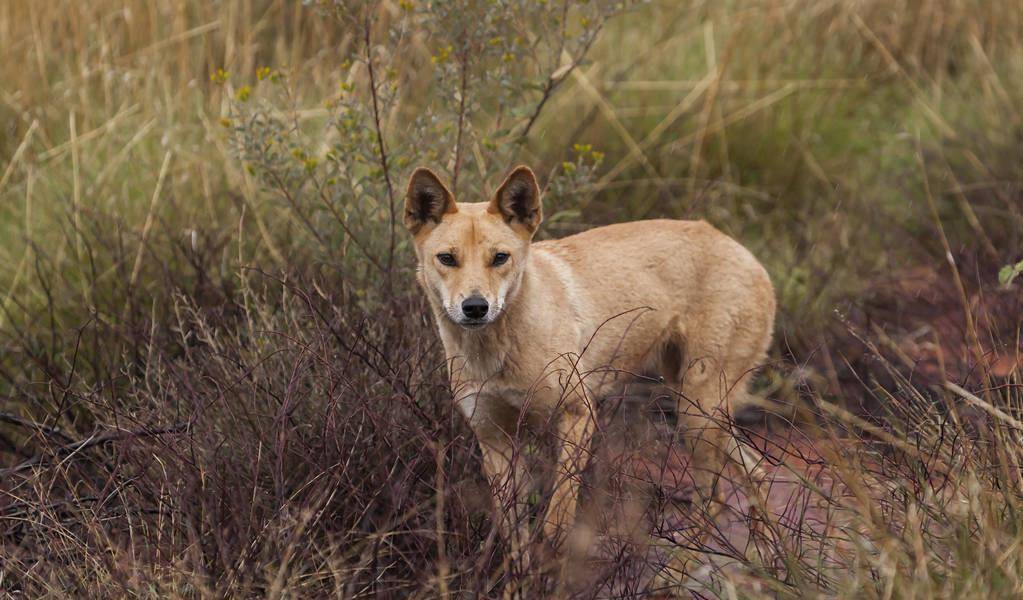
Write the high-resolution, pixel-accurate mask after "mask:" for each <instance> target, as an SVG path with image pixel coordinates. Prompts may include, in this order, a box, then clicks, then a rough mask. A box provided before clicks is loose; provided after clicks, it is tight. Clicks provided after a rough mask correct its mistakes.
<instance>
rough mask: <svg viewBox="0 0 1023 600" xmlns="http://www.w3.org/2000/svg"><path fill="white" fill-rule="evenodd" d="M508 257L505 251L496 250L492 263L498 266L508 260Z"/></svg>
mask: <svg viewBox="0 0 1023 600" xmlns="http://www.w3.org/2000/svg"><path fill="white" fill-rule="evenodd" d="M510 257H511V255H509V254H508V253H507V252H498V253H497V254H495V255H494V262H493V263H492V264H493V265H494V266H495V267H499V266H501V265H503V264H504V263H506V262H508V259H509V258H510Z"/></svg>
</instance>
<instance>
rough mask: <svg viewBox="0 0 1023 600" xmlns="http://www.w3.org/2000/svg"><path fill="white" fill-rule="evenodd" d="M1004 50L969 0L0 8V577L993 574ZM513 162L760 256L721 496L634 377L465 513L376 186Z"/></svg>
mask: <svg viewBox="0 0 1023 600" xmlns="http://www.w3.org/2000/svg"><path fill="white" fill-rule="evenodd" d="M1021 82H1023V5H1021V4H1020V3H1018V2H1010V1H1005V0H894V1H893V0H755V1H750V2H730V1H729V2H708V1H685V2H674V1H672V2H668V1H664V2H661V1H649V2H609V1H606V0H590V1H589V2H567V1H557V0H492V1H484V0H453V1H451V2H440V1H432V2H431V1H428V0H401V1H392V0H352V1H347V2H343V1H340V0H338V1H336V2H326V1H319V2H303V3H298V2H291V1H285V0H250V1H243V0H220V1H217V2H200V1H198V0H176V1H170V0H154V1H149V2H141V1H139V0H96V1H93V2H71V1H65V0H47V1H43V2H34V1H30V0H10V1H7V2H3V3H0V401H2V405H0V593H2V594H8V595H11V596H16V597H22V596H23V597H66V596H84V597H125V596H139V597H204V598H205V597H249V596H267V597H273V598H279V597H321V596H324V597H325V596H336V597H368V596H381V597H406V596H414V597H436V596H456V597H462V596H483V597H491V596H499V595H502V594H512V593H516V592H521V593H522V594H524V595H526V596H529V597H536V596H559V597H567V596H578V597H640V596H656V595H660V596H661V597H672V596H683V597H684V596H687V595H692V596H695V597H716V596H724V597H730V598H733V597H805V596H814V595H828V596H863V597H884V598H892V597H926V598H930V597H949V598H962V597H1018V596H1019V595H1020V594H1023V558H1021V557H1023V553H1021V552H1020V544H1021V543H1023V517H1021V510H1023V502H1021V491H1023V487H1021V486H1023V480H1021V473H1020V459H1021V453H1023V445H1021V433H1023V423H1021V420H1023V416H1021V414H1020V409H1021V401H1023V393H1021V391H1020V387H1019V386H1020V364H1021V363H1020V350H1021V346H1020V341H1019V339H1020V321H1021V314H1023V312H1021V310H1020V309H1021V308H1023V300H1021V294H1020V287H1019V286H1020V283H1019V281H1013V280H1014V278H1015V276H1016V275H1017V274H1019V273H1020V272H1021V271H1023V262H1019V261H1020V260H1021V259H1023V246H1021V243H1023V240H1021V233H1023V214H1021V212H1023V115H1021V109H1020V107H1021V106H1023V83H1021ZM517 163H527V164H530V165H532V166H533V167H534V168H535V169H536V170H537V171H538V173H539V174H540V176H541V180H542V182H543V183H544V185H545V213H546V215H547V219H546V221H545V224H544V226H543V229H542V230H541V232H540V236H541V237H552V236H561V235H566V234H569V233H571V232H574V231H578V230H582V229H585V228H588V227H591V226H594V225H599V224H603V223H609V222H617V221H623V220H630V219H640V218H649V217H657V216H667V217H675V218H704V219H707V220H709V221H710V222H712V223H713V224H715V225H716V226H718V227H720V228H721V229H722V230H724V231H725V232H727V233H728V234H730V235H732V236H734V237H736V238H737V239H739V240H741V241H742V242H743V243H744V244H746V245H747V246H748V247H749V248H750V249H751V250H752V251H753V252H754V253H755V254H756V255H757V256H758V257H760V259H761V260H762V261H763V262H764V264H765V265H766V266H767V268H768V270H769V271H770V273H771V276H772V278H773V280H774V283H775V287H776V290H777V294H778V297H779V301H780V315H779V319H778V323H777V328H778V335H777V341H776V344H775V347H774V349H773V351H772V360H771V363H770V364H769V365H767V366H766V368H765V369H764V373H763V374H762V376H761V380H762V381H761V383H760V387H761V388H762V391H763V396H764V400H763V402H762V406H760V412H759V413H756V412H755V413H752V414H747V415H746V417H745V419H744V421H743V423H745V424H746V425H748V427H747V436H749V437H750V439H751V441H752V442H753V443H757V444H758V445H760V446H761V447H762V449H763V451H764V453H765V455H766V456H767V460H766V463H765V464H766V465H767V466H768V467H769V468H770V472H771V475H772V479H771V481H772V482H773V485H772V486H771V487H770V488H769V492H768V495H767V497H764V498H759V499H758V498H756V497H754V496H748V495H742V494H743V492H742V491H741V490H738V488H739V487H741V486H737V488H736V489H737V491H736V492H735V493H736V494H739V495H740V496H741V498H742V501H741V502H738V501H737V507H738V508H737V511H738V513H739V514H737V515H736V518H735V519H734V520H733V522H731V524H730V525H728V526H724V527H721V526H719V525H720V524H717V525H715V523H713V522H711V521H708V520H707V519H706V518H703V519H702V520H701V519H700V518H697V517H699V516H700V515H698V514H697V513H698V512H699V511H697V510H695V509H694V507H693V505H692V504H691V503H690V504H687V500H686V499H685V498H681V499H680V498H679V494H680V493H681V492H680V491H679V490H680V489H682V488H684V486H683V485H681V484H679V483H678V477H682V478H684V475H682V474H680V473H684V471H685V468H684V467H685V465H684V457H683V458H679V459H678V460H680V461H682V462H680V463H678V464H675V463H674V462H672V461H674V460H676V458H677V457H676V458H671V457H672V456H674V455H673V454H672V450H671V448H672V447H674V446H677V444H672V443H671V439H673V438H671V434H669V433H666V432H667V431H669V430H670V429H671V428H670V426H666V425H665V423H663V422H660V423H659V422H657V421H658V418H660V419H661V421H664V420H665V419H666V417H663V416H662V417H658V413H657V411H656V410H640V411H639V413H640V414H645V415H647V417H649V418H646V417H644V418H641V419H640V421H643V422H645V423H647V425H644V427H645V428H646V429H644V431H646V430H648V429H649V430H652V431H654V433H653V434H651V436H652V437H650V439H651V440H653V441H651V442H650V443H649V444H645V443H644V445H642V447H639V448H637V447H628V448H626V446H628V444H625V445H624V446H623V445H622V444H623V442H622V440H621V439H620V437H621V436H619V438H616V437H615V434H614V431H615V427H614V426H612V425H613V423H615V422H616V419H618V421H620V420H621V419H620V418H618V417H616V415H615V414H608V415H606V423H607V424H606V427H605V430H604V431H603V432H602V435H601V436H598V437H601V438H602V441H603V442H604V444H605V446H606V447H610V448H617V449H618V450H615V451H609V452H605V453H604V454H600V453H598V457H597V459H595V460H594V461H593V466H592V467H591V468H590V470H589V471H588V473H587V481H588V485H587V490H588V491H587V493H586V496H585V497H584V504H587V503H588V505H589V506H591V509H590V510H589V513H588V515H586V516H585V518H584V519H583V520H584V522H585V527H587V528H589V530H590V537H589V538H586V539H587V540H588V543H585V544H577V546H579V548H576V549H575V550H573V552H572V553H571V556H570V557H569V558H568V559H566V560H568V561H569V562H568V563H567V564H569V565H571V566H570V567H566V568H565V569H563V570H561V571H559V570H558V569H559V568H558V567H551V564H556V563H550V562H546V563H545V562H543V561H533V562H530V563H524V562H522V561H520V560H517V559H516V558H515V557H514V555H512V554H510V553H508V552H507V548H505V547H504V542H503V541H502V540H500V539H499V538H497V536H496V535H495V534H494V531H493V529H492V528H491V519H490V511H491V507H490V505H489V491H488V490H486V489H485V484H484V482H483V481H482V480H481V476H480V474H479V468H478V461H479V458H478V455H477V451H476V449H475V447H474V443H473V439H472V436H471V434H470V432H468V430H467V429H466V427H465V426H464V424H463V423H462V422H461V420H460V418H459V417H458V415H457V413H456V412H455V411H453V410H452V407H451V406H450V404H449V403H448V399H447V393H446V385H447V384H446V373H445V372H444V365H443V357H442V353H441V351H440V349H439V347H438V342H437V340H436V336H435V334H434V332H433V330H432V324H431V323H430V319H429V317H428V314H427V310H426V306H425V304H424V302H423V300H422V299H421V298H420V296H419V293H418V290H417V289H416V287H415V285H414V283H413V277H412V272H413V260H412V256H411V251H410V249H409V244H408V239H407V238H406V236H405V234H404V232H403V231H401V229H400V222H401V219H400V210H401V201H402V196H403V185H404V181H405V179H406V177H407V175H408V174H409V172H410V171H411V169H412V168H414V167H415V166H417V165H420V164H426V165H430V166H432V167H434V168H435V169H436V170H438V171H439V172H442V173H443V174H444V176H445V177H446V178H447V179H448V180H449V181H451V182H452V187H453V188H454V189H455V191H456V193H457V195H458V196H459V197H460V199H462V200H470V199H478V200H483V199H486V198H487V197H488V194H489V192H490V191H491V190H492V188H493V186H495V185H496V184H497V183H498V182H499V181H500V178H501V177H502V176H503V174H504V172H505V171H507V170H508V169H509V168H510V167H511V166H513V165H514V164H517ZM396 213H397V219H396ZM632 404H638V405H640V406H641V407H646V408H647V409H649V408H650V406H655V405H656V404H657V403H656V402H655V401H649V402H632ZM611 412H615V411H611ZM634 412H635V411H634ZM644 419H645V421H644ZM634 426H635V423H632V424H627V425H624V426H623V427H626V428H627V427H634ZM666 435H667V436H668V443H667V444H665V443H663V442H664V438H665V436H666ZM658 436H660V437H658ZM626 437H628V436H626ZM616 440H617V441H616ZM658 440H660V441H658ZM600 443H601V441H598V444H600ZM640 450H644V452H640ZM530 452H531V453H534V452H535V454H537V455H538V456H539V455H542V453H543V452H542V448H537V449H534V450H530ZM650 456H653V457H654V458H649V457H650ZM637 457H641V458H637ZM643 457H645V458H643ZM657 457H666V458H664V460H660V459H658V458H657ZM669 458H670V460H669ZM637 461H638V462H637ZM651 461H652V462H653V463H657V462H658V461H660V467H659V469H653V471H651V470H650V468H649V466H650V464H651ZM541 462H542V461H541ZM669 463H670V464H669ZM637 465H638V466H637ZM644 469H645V470H644ZM654 471H656V472H654ZM668 475H670V476H671V477H667V476H668ZM672 478H675V479H674V480H673V481H675V483H671V482H669V481H668V480H669V479H672ZM540 479H542V478H540ZM737 497H738V496H737ZM533 503H534V504H535V505H536V506H538V507H539V506H542V504H543V498H542V495H541V496H538V497H536V498H534V499H533ZM630 515H631V516H630ZM669 517H670V518H669ZM704 517H705V515H704ZM622 523H631V524H632V526H629V527H623V526H622Z"/></svg>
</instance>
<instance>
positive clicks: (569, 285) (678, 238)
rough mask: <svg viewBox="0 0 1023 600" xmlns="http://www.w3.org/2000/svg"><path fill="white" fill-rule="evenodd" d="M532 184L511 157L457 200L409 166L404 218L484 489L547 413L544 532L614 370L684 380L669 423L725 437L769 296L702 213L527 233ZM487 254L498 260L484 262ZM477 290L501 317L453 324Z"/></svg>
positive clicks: (564, 506)
mask: <svg viewBox="0 0 1023 600" xmlns="http://www.w3.org/2000/svg"><path fill="white" fill-rule="evenodd" d="M437 186H439V187H437ZM516 186H517V187H516ZM527 188H529V189H527ZM533 188H535V178H533V175H532V172H531V171H529V170H528V169H526V168H522V167H520V168H519V169H517V170H516V171H514V172H513V174H512V175H511V176H509V179H508V180H506V182H505V184H504V186H502V189H501V190H499V191H498V193H497V194H496V195H495V197H494V199H492V200H491V201H490V202H489V203H488V202H481V203H455V202H454V199H453V198H450V194H449V193H448V192H447V190H446V189H444V188H443V185H442V184H440V182H439V180H437V179H436V177H435V176H434V175H433V174H432V173H429V172H427V171H425V170H420V171H417V172H416V174H415V175H413V179H412V181H411V182H410V186H409V193H408V196H407V198H406V225H407V226H408V227H409V229H410V230H411V231H412V232H413V237H414V245H415V248H416V253H417V256H418V259H419V282H420V284H421V285H422V287H423V289H424V290H425V292H426V295H427V298H428V299H429V302H430V305H431V307H432V308H433V312H434V316H435V318H436V321H437V326H438V329H439V331H440V336H441V339H442V340H443V343H444V349H445V353H446V354H447V358H448V360H449V364H450V369H451V373H450V374H451V381H452V389H453V391H454V394H455V400H456V402H457V403H458V406H459V408H460V409H461V411H462V412H463V413H464V414H465V416H466V418H467V419H468V421H469V423H470V424H471V426H472V428H473V430H474V432H475V433H476V435H477V437H478V441H479V443H480V447H481V449H482V452H483V458H484V467H485V470H486V471H487V476H488V477H489V478H490V480H491V483H492V484H493V485H494V486H495V489H496V490H498V491H499V492H500V490H501V489H503V488H505V487H506V486H507V485H508V484H509V481H510V480H511V477H512V465H511V458H512V456H513V448H514V446H513V439H512V438H513V435H514V432H515V429H516V423H517V422H518V418H519V415H520V413H523V412H524V413H526V415H527V416H530V417H539V418H540V419H546V418H551V417H553V418H554V420H555V421H554V422H555V423H556V430H557V433H558V435H559V438H560V440H561V450H560V453H559V457H558V465H559V475H560V476H559V477H558V480H557V481H556V483H555V485H554V490H553V493H552V496H551V502H550V506H549V508H548V513H547V517H546V519H545V531H546V533H547V534H548V535H551V536H556V535H557V534H558V533H559V532H560V531H561V530H562V528H564V527H566V526H567V525H570V523H571V519H572V518H573V516H574V513H575V504H576V493H577V486H578V476H579V471H580V470H581V469H582V467H583V466H584V465H585V462H586V457H587V454H588V452H589V439H590V436H591V434H592V431H593V426H594V406H593V399H596V398H600V397H601V396H602V395H603V394H605V393H606V392H607V390H608V389H609V388H610V386H611V385H613V384H615V383H616V382H617V381H619V380H621V379H622V378H623V377H624V376H625V375H626V374H629V373H638V372H643V371H650V370H653V371H655V372H658V373H660V374H661V375H662V376H663V377H664V379H665V381H666V382H667V383H669V384H670V385H671V386H672V387H674V388H675V389H677V390H680V391H681V397H682V399H681V400H680V407H679V414H680V422H683V424H684V426H686V427H688V428H691V429H695V430H704V431H703V433H702V436H703V437H704V438H705V439H707V440H708V441H709V442H710V444H711V445H713V446H716V447H718V448H719V449H722V448H724V446H725V445H726V444H725V441H726V440H725V438H726V437H727V431H725V430H723V429H722V428H721V427H718V426H716V425H715V419H716V418H720V417H721V414H720V410H722V409H725V410H727V409H728V408H729V407H730V406H732V405H734V404H735V403H736V402H737V401H738V400H740V399H741V398H742V397H743V396H744V395H745V394H746V388H747V384H748V379H749V375H750V373H751V372H752V370H753V369H754V368H756V367H757V366H758V365H759V364H760V363H761V361H762V360H763V359H764V356H765V352H766V349H767V347H768V345H769V343H770V340H771V332H772V328H773V322H774V314H775V300H774V291H773V289H772V286H771V281H770V279H769V278H768V275H767V273H766V272H765V270H764V268H763V267H762V266H761V265H760V263H759V262H757V260H756V259H755V258H754V257H753V255H752V254H750V253H749V252H748V251H747V250H746V249H745V248H743V247H742V246H741V245H739V244H738V243H737V242H735V241H734V240H732V239H731V238H729V237H727V236H725V235H724V234H722V233H721V232H719V231H717V230H716V229H715V228H714V227H712V226H711V225H709V224H707V223H705V222H703V221H672V220H652V221H638V222H632V223H621V224H617V225H610V226H606V227H599V228H596V229H592V230H590V231H586V232H584V233H580V234H577V235H573V236H570V237H567V238H563V239H559V240H549V241H542V242H537V243H531V238H532V234H533V232H534V231H535V228H536V226H537V225H539V220H540V211H539V206H540V198H539V194H540V192H539V189H538V188H536V189H533ZM509 189H510V190H511V192H508V191H506V190H509ZM502 194H504V195H503V196H502ZM530 194H535V199H533V198H530V197H529V196H530ZM431 200H436V201H437V202H436V204H435V205H432V206H431V205H430V204H431ZM516 203H518V204H516ZM534 203H535V209H536V212H535V213H533V212H530V208H531V207H533V204H534ZM424 204H425V206H424ZM522 204H525V206H521V205H522ZM499 251H500V252H507V253H509V254H510V256H511V257H510V259H509V260H508V263H507V264H505V265H502V266H492V264H491V261H492V257H493V255H494V253H495V252H499ZM442 252H449V253H452V254H454V255H456V256H457V258H458V266H457V267H446V266H444V265H442V264H440V263H439V262H438V260H437V258H436V255H437V254H438V253H442ZM474 293H477V294H479V295H482V296H483V297H484V298H486V299H487V300H488V301H489V303H490V304H491V305H492V306H497V307H498V310H499V313H498V314H497V316H496V317H495V318H493V320H492V322H490V323H489V324H487V325H485V326H483V327H480V328H473V329H466V328H464V327H462V326H461V325H459V324H458V323H456V320H457V318H458V307H459V305H460V303H461V302H462V300H464V299H465V298H467V297H468V296H470V295H472V294H474ZM693 407H696V409H694V408H693ZM707 425H710V427H707Z"/></svg>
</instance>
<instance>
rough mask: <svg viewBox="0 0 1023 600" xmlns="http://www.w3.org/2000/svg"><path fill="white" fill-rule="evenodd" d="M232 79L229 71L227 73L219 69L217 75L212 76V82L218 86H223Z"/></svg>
mask: <svg viewBox="0 0 1023 600" xmlns="http://www.w3.org/2000/svg"><path fill="white" fill-rule="evenodd" d="M230 77H231V73H229V72H228V71H225V70H223V69H217V70H216V72H215V73H213V74H212V75H210V81H212V82H213V83H216V84H218V85H223V84H224V83H225V82H226V81H227V80H228V78H230Z"/></svg>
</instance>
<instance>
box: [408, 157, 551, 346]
mask: <svg viewBox="0 0 1023 600" xmlns="http://www.w3.org/2000/svg"><path fill="white" fill-rule="evenodd" d="M541 218H542V213H541V208H540V187H539V186H538V185H537V183H536V176H534V175H533V171H531V170H530V169H529V167H518V168H516V169H515V170H514V171H512V172H511V174H510V175H508V177H507V178H506V179H505V180H504V183H502V184H501V187H500V188H499V189H498V190H497V193H495V194H494V197H493V198H492V199H491V200H490V201H489V202H478V203H466V202H456V201H455V198H454V197H453V196H452V195H451V192H449V191H448V189H447V187H445V186H444V184H443V183H441V181H440V179H438V178H437V176H436V175H434V174H433V172H432V171H430V170H429V169H423V168H420V169H416V171H415V173H413V174H412V177H411V179H410V180H409V185H408V192H407V193H406V195H405V226H406V227H407V228H408V230H409V231H410V232H411V233H412V239H413V242H414V244H415V248H416V256H417V257H418V258H419V281H420V283H421V284H422V285H423V287H424V288H425V289H426V293H427V295H428V296H429V297H430V302H432V303H433V304H434V306H435V307H437V308H438V309H440V311H441V312H443V313H444V314H445V315H446V316H447V318H449V319H450V320H451V321H453V322H454V323H457V324H458V325H460V326H462V327H464V328H466V329H473V328H478V327H483V326H485V325H487V324H489V323H493V322H494V320H495V319H497V318H498V317H499V316H500V315H501V313H502V312H503V311H504V310H505V308H506V306H507V303H508V302H509V301H510V300H511V298H513V297H514V295H515V293H516V291H517V290H518V287H519V284H520V283H521V281H522V274H523V272H524V270H525V268H526V264H527V261H528V259H529V244H530V242H531V240H532V239H533V234H534V233H536V229H537V227H539V226H540V220H541Z"/></svg>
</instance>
